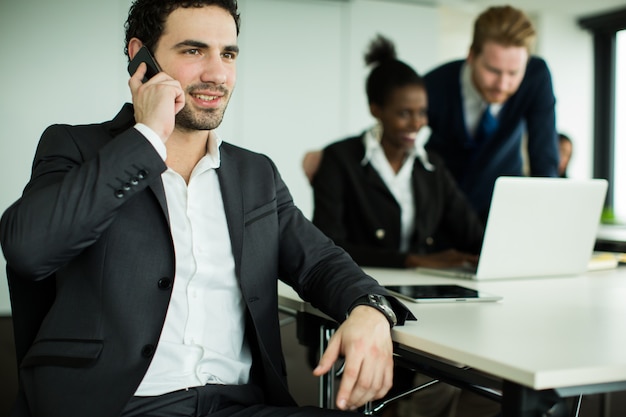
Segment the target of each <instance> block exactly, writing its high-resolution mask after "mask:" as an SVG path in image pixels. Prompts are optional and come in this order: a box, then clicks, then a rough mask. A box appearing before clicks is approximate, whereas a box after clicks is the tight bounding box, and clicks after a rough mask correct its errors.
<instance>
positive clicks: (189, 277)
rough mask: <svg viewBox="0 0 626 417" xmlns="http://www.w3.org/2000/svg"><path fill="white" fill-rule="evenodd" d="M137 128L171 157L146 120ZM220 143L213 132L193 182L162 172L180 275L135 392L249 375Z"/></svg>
mask: <svg viewBox="0 0 626 417" xmlns="http://www.w3.org/2000/svg"><path fill="white" fill-rule="evenodd" d="M136 128H137V130H139V131H140V132H141V133H142V134H144V136H146V138H148V140H149V141H150V142H151V143H153V145H154V146H155V149H157V151H158V152H159V154H160V155H161V156H162V157H163V158H164V159H165V155H166V151H165V146H164V144H163V143H162V141H161V140H160V139H159V138H158V136H157V135H156V134H155V133H154V132H152V131H151V130H150V129H149V128H147V127H146V126H143V125H139V126H136ZM153 135H154V136H153ZM220 143H221V141H220V140H219V138H217V135H215V134H214V133H211V134H210V135H209V142H208V150H207V155H205V156H204V157H203V158H202V159H201V160H200V161H199V162H198V164H197V165H196V167H195V168H194V170H193V171H192V173H191V177H190V179H189V184H187V183H185V180H184V179H183V178H182V177H181V176H180V175H179V174H178V173H176V172H175V171H173V170H172V169H167V171H165V172H164V173H163V174H162V176H161V178H162V180H163V186H164V188H165V195H166V198H167V207H168V211H169V217H170V227H171V233H172V238H173V241H174V250H175V256H176V276H175V280H174V287H173V294H172V298H171V300H170V304H169V308H168V311H167V316H166V318H165V324H164V327H163V331H162V333H161V338H160V339H159V343H158V345H157V349H156V352H155V354H154V357H153V359H152V362H151V364H150V367H149V368H148V372H147V373H146V375H145V376H144V379H143V381H142V382H141V384H140V385H139V388H138V389H137V391H136V393H135V395H137V396H151V395H160V394H164V393H167V392H172V391H176V390H180V389H185V388H189V387H194V386H202V385H205V384H244V383H247V382H248V379H249V373H250V366H251V363H252V358H251V354H250V349H249V346H248V345H247V343H246V340H245V337H244V330H245V303H244V301H243V298H242V295H241V291H240V289H239V283H238V281H237V278H236V276H235V262H234V258H233V255H232V250H231V242H230V235H229V233H228V227H227V223H226V215H225V211H224V204H223V201H222V195H221V191H220V187H219V182H218V179H217V173H216V169H217V168H219V166H220V154H219V145H220ZM146 314H150V312H146Z"/></svg>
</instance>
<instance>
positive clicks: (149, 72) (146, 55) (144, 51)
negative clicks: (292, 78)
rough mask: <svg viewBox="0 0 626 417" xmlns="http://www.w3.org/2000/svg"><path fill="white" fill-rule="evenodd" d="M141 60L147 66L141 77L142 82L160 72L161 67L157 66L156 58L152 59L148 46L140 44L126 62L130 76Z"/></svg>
mask: <svg viewBox="0 0 626 417" xmlns="http://www.w3.org/2000/svg"><path fill="white" fill-rule="evenodd" d="M142 62H145V63H146V65H147V67H148V68H147V69H146V74H145V75H144V77H143V82H144V83H145V82H146V81H148V80H149V79H150V78H152V77H154V76H155V75H157V74H158V73H159V72H161V67H159V64H157V62H156V60H155V59H154V57H153V56H152V54H151V53H150V51H149V50H148V48H146V47H145V46H142V47H141V49H139V51H138V52H137V54H136V55H135V56H134V58H133V59H132V60H131V61H130V63H129V64H128V73H129V74H130V75H131V77H132V76H133V75H134V74H135V72H136V71H137V67H139V64H141V63H142Z"/></svg>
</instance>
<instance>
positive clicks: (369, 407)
mask: <svg viewBox="0 0 626 417" xmlns="http://www.w3.org/2000/svg"><path fill="white" fill-rule="evenodd" d="M438 383H439V380H438V379H433V380H432V381H428V382H425V383H423V384H422V385H418V386H417V387H414V388H411V389H410V390H407V391H405V392H403V393H401V394H398V395H396V396H395V397H392V398H389V399H388V400H385V401H382V402H381V403H380V404H378V405H377V406H375V407H374V403H372V402H371V401H369V402H367V403H366V404H365V407H364V408H363V414H365V415H366V416H371V415H373V414H374V413H378V412H379V411H381V410H382V409H383V408H385V407H386V406H387V405H388V404H390V403H392V402H394V401H396V400H399V399H400V398H403V397H406V396H407V395H411V394H414V393H416V392H417V391H421V390H423V389H425V388H428V387H430V386H431V385H435V384H438Z"/></svg>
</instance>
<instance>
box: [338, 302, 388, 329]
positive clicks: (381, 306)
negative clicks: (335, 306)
mask: <svg viewBox="0 0 626 417" xmlns="http://www.w3.org/2000/svg"><path fill="white" fill-rule="evenodd" d="M361 305H366V306H370V307H374V308H375V309H376V310H378V311H380V312H381V313H383V314H384V315H385V317H386V318H387V321H389V326H390V327H393V326H395V325H396V324H398V318H397V317H396V313H394V312H393V308H391V304H390V303H389V301H388V300H387V299H386V298H385V297H384V296H382V295H378V294H368V295H364V296H363V297H360V298H358V299H357V300H356V301H355V302H354V303H353V304H352V306H351V307H350V310H349V311H348V314H350V312H351V311H352V310H353V309H354V308H355V307H356V306H361Z"/></svg>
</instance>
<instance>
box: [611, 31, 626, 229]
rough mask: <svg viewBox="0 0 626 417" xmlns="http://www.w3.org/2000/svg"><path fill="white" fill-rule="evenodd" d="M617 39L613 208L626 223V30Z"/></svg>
mask: <svg viewBox="0 0 626 417" xmlns="http://www.w3.org/2000/svg"><path fill="white" fill-rule="evenodd" d="M616 40H617V42H616V45H615V46H616V47H615V50H616V54H615V57H616V59H615V93H616V94H615V114H616V115H621V117H615V147H614V148H615V152H614V153H613V165H614V166H615V175H614V181H613V185H614V187H613V203H614V207H613V209H614V213H615V219H616V221H617V222H619V223H626V164H625V163H624V162H623V161H624V156H625V155H626V118H625V117H624V115H626V30H620V31H619V32H617V36H616ZM620 158H621V161H622V163H621V164H620V163H619V160H620Z"/></svg>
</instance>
